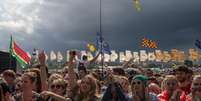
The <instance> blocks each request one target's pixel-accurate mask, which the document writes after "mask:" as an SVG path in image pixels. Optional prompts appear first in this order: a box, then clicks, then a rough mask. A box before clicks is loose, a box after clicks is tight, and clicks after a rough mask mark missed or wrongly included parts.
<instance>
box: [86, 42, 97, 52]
mask: <svg viewBox="0 0 201 101" xmlns="http://www.w3.org/2000/svg"><path fill="white" fill-rule="evenodd" d="M87 48H88V50H89V51H90V52H95V51H96V46H95V45H94V44H93V43H87Z"/></svg>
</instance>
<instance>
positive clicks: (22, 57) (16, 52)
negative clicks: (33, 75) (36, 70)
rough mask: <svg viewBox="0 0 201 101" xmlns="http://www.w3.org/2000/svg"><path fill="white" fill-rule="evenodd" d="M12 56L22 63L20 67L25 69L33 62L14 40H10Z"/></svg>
mask: <svg viewBox="0 0 201 101" xmlns="http://www.w3.org/2000/svg"><path fill="white" fill-rule="evenodd" d="M9 51H10V54H11V55H12V56H13V57H15V58H16V60H17V61H18V62H19V63H20V65H21V66H22V67H23V68H24V67H25V66H26V65H27V64H28V63H29V62H30V60H31V57H29V55H28V54H27V52H25V51H24V50H22V49H21V48H20V47H19V46H18V45H17V43H16V42H15V41H14V40H13V39H12V36H11V39H10V49H9Z"/></svg>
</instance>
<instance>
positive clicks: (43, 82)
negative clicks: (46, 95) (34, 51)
mask: <svg viewBox="0 0 201 101" xmlns="http://www.w3.org/2000/svg"><path fill="white" fill-rule="evenodd" d="M45 60H46V57H45V53H44V51H42V52H41V53H40V54H39V62H40V65H41V66H40V78H41V85H42V87H41V88H42V90H41V91H45V90H48V82H47V70H46V65H45Z"/></svg>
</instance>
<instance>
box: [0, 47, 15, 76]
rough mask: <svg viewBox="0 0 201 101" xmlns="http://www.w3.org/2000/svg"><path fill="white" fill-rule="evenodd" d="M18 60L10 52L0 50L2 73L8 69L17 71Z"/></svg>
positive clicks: (0, 70)
mask: <svg viewBox="0 0 201 101" xmlns="http://www.w3.org/2000/svg"><path fill="white" fill-rule="evenodd" d="M16 66H17V62H16V59H15V58H13V57H12V56H11V55H10V53H8V52H2V51H0V73H1V72H3V71H4V70H6V69H12V70H14V71H16Z"/></svg>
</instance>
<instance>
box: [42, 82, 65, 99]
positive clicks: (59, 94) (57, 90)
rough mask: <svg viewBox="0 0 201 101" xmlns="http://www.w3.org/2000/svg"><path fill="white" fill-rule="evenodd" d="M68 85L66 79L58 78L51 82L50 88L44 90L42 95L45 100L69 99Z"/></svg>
mask: <svg viewBox="0 0 201 101" xmlns="http://www.w3.org/2000/svg"><path fill="white" fill-rule="evenodd" d="M66 87H67V84H66V82H65V81H64V79H56V80H54V81H53V82H52V83H51V84H50V88H49V89H50V90H49V91H43V92H42V93H41V96H42V98H43V100H45V101H68V99H67V98H66Z"/></svg>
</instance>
